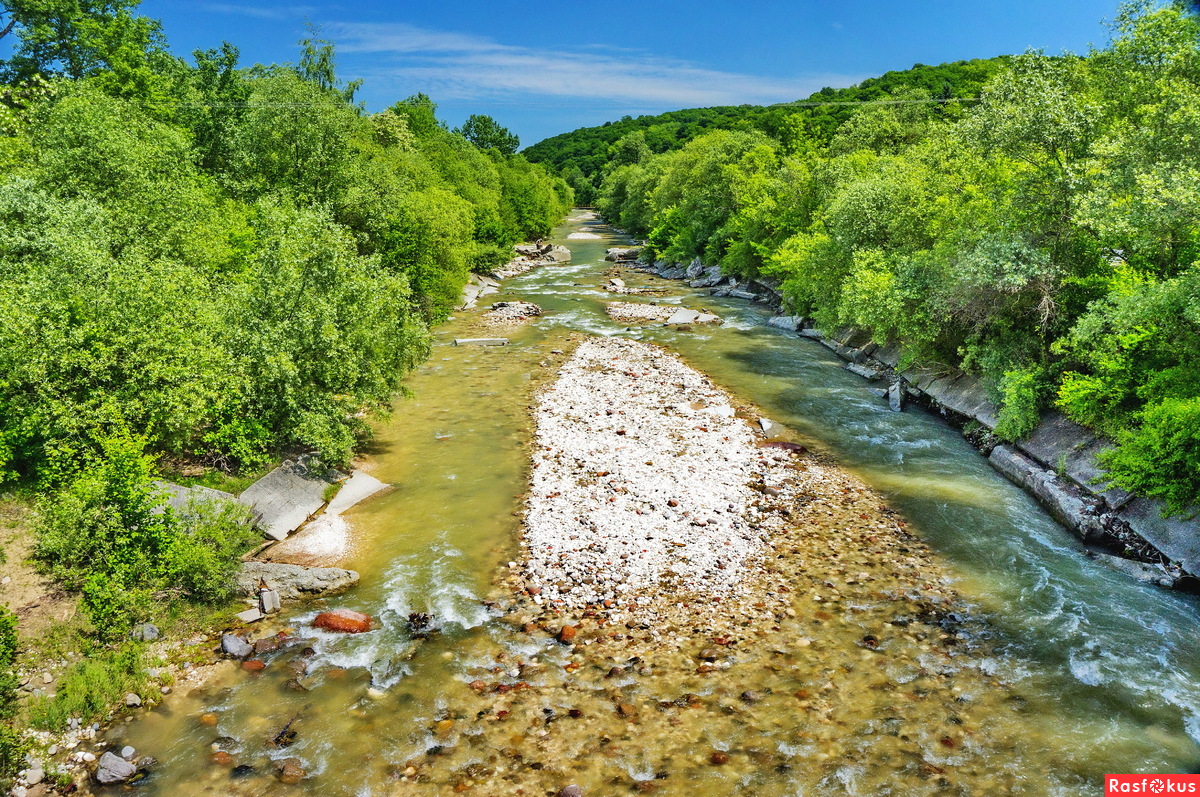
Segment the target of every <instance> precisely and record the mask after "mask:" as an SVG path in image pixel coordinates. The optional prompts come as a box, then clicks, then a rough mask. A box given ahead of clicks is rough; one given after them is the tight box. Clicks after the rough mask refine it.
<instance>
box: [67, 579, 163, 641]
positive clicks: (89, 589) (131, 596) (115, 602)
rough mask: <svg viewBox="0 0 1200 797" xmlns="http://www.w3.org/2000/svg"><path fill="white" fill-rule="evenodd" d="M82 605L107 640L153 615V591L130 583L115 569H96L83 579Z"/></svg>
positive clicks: (95, 627)
mask: <svg viewBox="0 0 1200 797" xmlns="http://www.w3.org/2000/svg"><path fill="white" fill-rule="evenodd" d="M82 593H83V595H82V599H81V600H80V603H79V606H80V608H81V609H82V610H83V613H84V615H85V616H86V617H87V618H88V621H89V622H90V623H91V624H92V630H93V633H95V635H96V636H97V637H98V638H99V639H101V640H103V641H105V642H115V641H117V640H119V639H122V638H124V637H125V636H126V635H127V634H128V633H129V631H130V630H131V629H132V628H133V627H134V626H135V625H137V624H138V623H140V622H142V621H144V620H147V619H149V617H150V613H151V607H152V605H153V604H152V600H151V596H150V593H149V591H147V590H146V589H138V588H136V587H134V586H133V585H131V584H128V583H126V581H125V579H124V578H123V577H121V576H120V575H118V574H113V573H94V574H92V575H91V576H89V577H88V579H87V580H86V581H84V582H83V589H82Z"/></svg>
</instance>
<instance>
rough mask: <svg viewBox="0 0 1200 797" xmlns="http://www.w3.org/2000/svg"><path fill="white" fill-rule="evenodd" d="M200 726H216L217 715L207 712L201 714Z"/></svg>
mask: <svg viewBox="0 0 1200 797" xmlns="http://www.w3.org/2000/svg"><path fill="white" fill-rule="evenodd" d="M200 724H201V725H216V724H217V715H216V714H213V713H211V712H209V713H208V714H201V715H200Z"/></svg>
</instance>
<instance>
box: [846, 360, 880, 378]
mask: <svg viewBox="0 0 1200 797" xmlns="http://www.w3.org/2000/svg"><path fill="white" fill-rule="evenodd" d="M846 370H847V371H849V372H850V373H852V374H855V375H857V376H861V377H862V378H863V379H866V380H867V381H873V380H875V379H879V378H880V377H881V376H883V375H882V374H881V373H879V371H877V370H875V369H874V368H870V367H868V366H866V365H859V364H858V363H848V364H847V365H846Z"/></svg>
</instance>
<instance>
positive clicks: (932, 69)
mask: <svg viewBox="0 0 1200 797" xmlns="http://www.w3.org/2000/svg"><path fill="white" fill-rule="evenodd" d="M1010 59H1011V56H1006V55H1002V56H998V57H996V58H987V59H975V60H971V61H955V62H953V63H947V64H939V65H937V66H928V65H926V64H914V65H913V67H912V68H911V69H904V70H897V71H892V72H887V73H885V74H883V75H880V76H879V77H875V78H869V79H867V80H864V81H863V82H862V83H859V84H858V85H855V86H851V87H849V88H844V89H833V88H828V87H827V88H823V89H821V90H820V91H818V92H816V93H815V94H812V95H811V96H809V97H808V98H806V99H804V100H798V101H796V102H792V103H782V104H778V105H722V106H716V107H712V108H688V109H685V110H680V111H670V112H668V113H664V114H658V115H657V116H639V117H637V118H634V117H632V116H625V117H622V118H621V119H619V120H617V121H615V122H605V123H604V124H603V125H598V126H596V127H581V128H579V129H578V130H573V131H571V132H569V133H561V134H559V135H557V136H552V137H550V138H547V139H544V140H542V141H539V142H538V143H537V144H534V145H533V146H530V147H528V148H526V149H525V151H524V155H525V157H526V158H528V159H529V160H531V161H533V162H535V163H542V164H545V165H546V166H547V167H549V168H550V169H551V170H552V171H554V172H557V173H559V174H564V175H567V174H569V173H571V172H573V171H574V168H576V167H577V168H578V169H579V170H580V171H581V172H582V173H583V175H584V176H585V177H589V178H590V177H591V176H592V175H594V174H596V173H597V172H599V171H600V170H601V169H602V168H603V167H604V164H605V163H607V161H608V159H609V148H610V147H611V146H612V145H613V144H615V143H616V142H617V141H618V140H619V139H620V138H622V137H623V136H625V135H628V134H629V133H633V132H636V131H639V130H640V131H641V132H642V134H643V135H644V136H645V139H646V145H647V146H648V147H649V148H650V151H651V152H652V153H656V154H657V153H662V152H667V151H669V150H673V149H680V148H681V147H683V146H684V145H685V144H687V143H688V142H689V141H691V140H693V139H695V138H697V137H699V136H701V135H704V134H705V133H707V132H710V131H712V130H761V131H762V132H764V133H766V134H767V135H769V136H772V137H774V138H783V137H784V134H785V131H786V130H787V129H788V128H789V127H794V125H795V122H794V117H797V116H798V117H799V118H800V119H801V120H802V122H803V125H804V129H805V130H806V131H807V132H808V134H809V135H810V136H812V137H814V138H816V139H818V140H821V141H827V140H828V139H829V137H830V136H832V135H833V132H834V131H835V130H836V129H837V128H838V126H839V125H841V124H842V122H844V121H846V119H848V118H849V117H850V116H851V114H853V113H854V110H855V107H856V106H855V105H854V103H860V102H867V101H871V100H880V99H886V98H891V97H899V96H904V95H906V94H911V93H913V92H922V93H925V94H927V95H928V96H930V97H932V98H934V99H945V100H949V99H956V98H963V99H965V98H972V97H976V96H978V94H979V90H980V88H982V86H983V84H984V83H986V82H987V81H988V79H989V78H991V76H992V75H994V74H996V72H998V71H999V70H1000V69H1001V68H1002V67H1003V66H1005V65H1006V64H1008V63H1009V61H1010ZM568 179H570V178H568Z"/></svg>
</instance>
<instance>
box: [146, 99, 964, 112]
mask: <svg viewBox="0 0 1200 797" xmlns="http://www.w3.org/2000/svg"><path fill="white" fill-rule="evenodd" d="M979 100H980V98H979V97H952V98H949V99H928V100H829V101H827V102H821V101H813V100H796V101H795V102H778V103H774V104H772V105H714V106H709V107H713V108H743V107H751V108H764V109H769V108H819V107H822V106H826V105H846V106H849V105H926V104H930V103H942V104H945V103H951V102H979ZM128 102H129V104H130V105H146V106H151V105H152V106H160V105H165V106H170V107H174V108H333V107H350V108H353V107H354V106H352V105H351V106H334V105H330V104H326V103H313V102H296V103H274V102H271V103H268V102H174V101H172V100H139V101H128ZM467 104H470V105H472V107H479V106H481V105H503V106H505V107H509V108H543V107H545V104H544V103H506V102H489V101H486V100H481V101H478V102H474V103H468V102H467V101H465V100H464V101H462V102H441V103H438V106H439V107H448V106H452V105H453V106H457V105H467ZM555 107H556V108H564V107H566V108H576V109H579V108H582V109H596V110H636V109H629V108H626V109H621V108H616V109H613V108H612V107H611V106H608V107H606V106H600V105H565V106H564V105H555ZM679 110H704V109H703V108H696V109H693V108H681V109H679ZM668 113H670V112H668Z"/></svg>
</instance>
